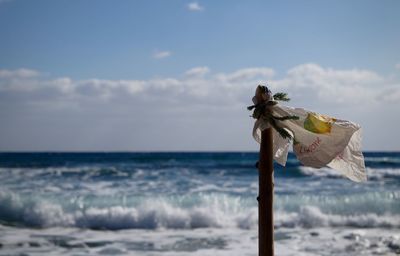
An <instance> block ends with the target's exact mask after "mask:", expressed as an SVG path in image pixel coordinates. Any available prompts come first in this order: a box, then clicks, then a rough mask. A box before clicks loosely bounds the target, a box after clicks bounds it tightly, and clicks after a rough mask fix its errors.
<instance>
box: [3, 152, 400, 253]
mask: <svg viewBox="0 0 400 256" xmlns="http://www.w3.org/2000/svg"><path fill="white" fill-rule="evenodd" d="M364 156H365V160H366V166H367V172H368V179H369V180H368V182H366V183H354V182H352V181H350V180H348V179H346V178H345V177H342V176H340V174H338V173H337V172H335V171H333V170H331V169H328V168H323V169H319V170H317V169H312V168H308V167H303V166H300V165H299V162H298V161H297V160H296V159H295V157H294V156H293V155H289V160H288V164H287V166H286V167H280V166H275V205H274V210H275V226H276V232H277V233H276V236H277V237H278V238H279V237H284V238H285V237H287V236H289V237H290V235H289V234H290V233H291V232H293V231H296V232H300V233H302V232H308V231H310V230H319V229H323V230H325V231H324V232H325V233H326V231H327V230H329V229H332V230H333V229H339V230H341V231H343V230H344V231H349V232H351V231H353V230H355V229H365V230H371V229H375V230H390V232H389V233H394V234H396V233H399V232H398V231H399V230H400V201H399V198H400V188H399V185H400V153H397V152H392V153H389V152H386V153H385V152H366V153H364ZM257 159H258V154H257V153H1V154H0V230H2V231H3V232H0V245H1V246H0V253H1V252H2V251H4V252H7V254H9V253H11V254H12V253H15V254H18V253H21V252H24V253H26V252H27V251H28V254H29V252H30V253H32V254H37V255H40V252H43V250H44V251H46V250H51V251H53V252H57V253H60V254H65V253H67V254H68V253H72V254H73V253H77V252H79V253H84V251H80V249H79V248H76V247H74V246H73V244H74V243H75V244H76V243H77V244H79V241H81V242H82V239H84V238H82V237H81V236H80V235H81V234H82V233H84V232H89V233H90V234H92V235H93V234H96V235H95V236H96V237H97V236H100V237H103V236H104V234H107V237H111V238H112V239H111V240H109V241H103V240H104V239H102V241H98V240H96V241H91V242H92V243H94V244H95V245H96V246H93V247H91V246H88V245H86V246H84V245H82V248H86V249H87V248H89V249H87V250H89V251H90V253H99V252H103V251H104V252H107V250H111V252H113V251H112V250H120V253H122V254H130V253H133V255H137V254H138V253H139V254H140V253H142V254H143V255H147V253H150V254H149V255H153V254H154V253H156V254H161V255H164V254H168V253H172V252H175V253H176V252H180V251H182V250H181V249H182V248H186V249H188V248H189V249H190V248H192V249H190V250H189V251H191V252H198V253H199V252H200V253H201V252H203V251H202V250H206V251H207V250H213V251H214V253H216V252H221V253H223V252H227V254H231V253H228V251H229V250H228V249H229V248H231V247H232V244H230V243H231V242H232V241H231V240H232V239H234V238H233V237H240V236H241V235H240V234H247V236H246V237H248V239H249V240H248V241H247V242H248V244H247V245H248V246H250V247H249V248H253V244H254V245H255V246H256V245H257V241H253V240H254V239H256V237H257V201H256V197H257V193H258V173H257V169H256V168H255V163H256V161H257ZM55 230H56V233H57V236H55V235H54V234H47V232H50V231H51V232H55ZM205 230H207V232H211V233H213V232H214V233H215V236H211V237H210V236H206V237H205V238H204V239H205V240H201V239H200V238H194V237H193V236H195V235H196V234H201V233H202V232H204V231H205ZM225 230H230V231H229V232H230V233H229V234H231V235H232V234H233V237H230V238H229V234H226V235H227V236H228V238H227V237H224V231H225ZM71 232H72V233H74V234H75V235H71ZM93 232H94V233H93ZM99 232H100V233H99ZM121 232H125V233H129V234H131V233H132V232H134V233H135V237H136V239H137V240H133V241H132V240H129V239H132V237H131V235H130V236H129V239H128V240H129V243H128V245H126V244H123V245H118V246H116V244H118V243H122V242H123V241H125V240H126V239H127V237H125V236H123V235H122V237H120V235H121ZM282 232H283V233H282ZM324 232H322V233H324ZM319 233H321V232H319ZM322 233H321V234H322ZM325 233H324V234H325ZM2 234H3V235H2ZM78 234H80V235H78ZM277 234H278V235H277ZM174 235H175V236H176V235H178V236H181V237H182V239H184V241H181V240H174V241H173V242H171V243H170V244H168V243H167V244H166V245H165V246H164V247H160V248H156V247H154V246H153V247H151V246H149V244H148V243H147V242H148V241H152V239H154V237H157V236H158V238H157V239H163V241H168V239H171V237H174ZM344 235H346V234H344ZM60 236H61V238H60ZM146 236H148V237H147V240H146ZM164 236H165V237H164ZM10 237H13V238H14V240H15V238H18V239H16V240H15V241H13V240H12V239H11V238H10ZM55 237H56V238H55ZM160 237H162V238H160ZM320 237H322V235H321V236H320ZM19 238H21V239H22V241H19ZM196 239H197V240H196ZM198 239H200V240H198ZM202 239H203V238H202ZM230 239H231V240H230ZM252 239H253V240H252ZM371 239H372V238H371ZM371 239H370V240H371ZM388 239H389V238H388ZM393 239H394V240H393ZM393 239H392V240H390V241H392V242H393V241H397V240H396V239H397V238H396V237H394V238H393ZM239 240H240V239H239ZM286 240H287V239H286ZM289 240H290V239H289ZM347 240H348V239H347ZM347 240H345V241H347ZM372 240H373V239H372ZM86 242H87V241H86ZM87 243H89V242H87ZM382 243H383V245H382V246H384V247H385V248H386V249H387V250H388V252H391V253H396V249H391V247H390V246H389V243H390V242H386V243H384V242H382ZM133 244H134V245H133ZM89 245H93V244H90V243H89ZM247 245H243V246H244V247H246V246H247ZM278 245H279V243H278ZM24 246H25V247H24ZM121 246H122V248H123V250H121V249H120V247H121ZM78 247H79V246H78ZM392 247H393V246H392ZM93 248H94V249H93ZM155 248H156V249H155ZM174 248H175V249H174ZM177 248H178V249H177ZM179 248H180V249H179ZM246 248H247V247H246ZM253 249H254V248H253ZM253 249H252V250H253ZM93 250H94V251H93ZM183 251H184V252H186V253H187V252H188V250H183ZM206 251H204V252H206ZM115 252H116V251H114V252H113V253H111V254H115ZM118 253H119V252H118ZM151 253H153V254H151ZM249 253H250V254H251V250H250V251H249ZM256 253H257V251H254V255H255V254H256ZM105 254H108V253H105ZM309 254H310V253H309ZM204 255H207V253H205V254H204ZM223 255H224V254H223ZM320 255H322V254H320ZM338 255H339V254H338Z"/></svg>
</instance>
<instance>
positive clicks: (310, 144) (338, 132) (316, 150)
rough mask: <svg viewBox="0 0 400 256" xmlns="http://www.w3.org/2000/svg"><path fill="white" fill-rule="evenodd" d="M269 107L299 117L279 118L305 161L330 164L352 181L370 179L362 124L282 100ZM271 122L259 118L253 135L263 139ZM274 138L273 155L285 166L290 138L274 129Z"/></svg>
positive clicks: (302, 160)
mask: <svg viewBox="0 0 400 256" xmlns="http://www.w3.org/2000/svg"><path fill="white" fill-rule="evenodd" d="M269 109H270V110H271V111H272V114H273V115H274V116H277V117H283V116H292V115H295V116H298V117H299V119H298V120H286V121H277V122H278V125H279V126H280V127H282V128H285V129H286V130H287V131H289V132H290V133H291V134H292V135H293V152H294V153H295V155H296V157H297V159H298V160H299V161H300V162H301V163H302V164H303V165H305V166H310V167H314V168H321V167H324V166H329V167H331V168H333V169H335V170H338V171H340V172H341V173H342V174H343V175H345V176H346V177H348V178H349V179H351V180H353V181H357V182H362V181H366V180H367V176H366V172H365V164H364V157H363V155H362V152H361V127H360V126H359V125H358V124H355V123H352V122H350V121H345V120H339V119H335V118H331V117H329V116H325V115H321V114H318V113H315V112H312V111H308V110H305V109H302V108H291V107H287V106H283V105H280V104H277V105H274V106H271V107H269ZM269 126H270V125H269V123H268V122H266V121H265V120H263V119H258V120H257V121H256V123H255V124H254V129H253V137H254V139H255V140H256V141H257V142H259V143H260V141H261V131H262V130H264V129H265V128H268V127H269ZM273 139H274V143H273V145H274V147H273V153H274V159H275V161H277V162H278V163H279V164H281V165H283V166H284V165H285V164H286V160H287V155H288V151H289V148H290V144H291V141H290V139H284V138H282V137H281V136H280V135H279V133H278V132H277V131H275V130H273Z"/></svg>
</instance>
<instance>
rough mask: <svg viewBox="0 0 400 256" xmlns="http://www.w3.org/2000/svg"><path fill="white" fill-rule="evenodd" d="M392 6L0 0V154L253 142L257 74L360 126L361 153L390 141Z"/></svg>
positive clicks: (396, 45) (398, 94)
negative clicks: (249, 106) (248, 108)
mask: <svg viewBox="0 0 400 256" xmlns="http://www.w3.org/2000/svg"><path fill="white" fill-rule="evenodd" d="M399 10H400V2H399V1H388V0H385V1H197V2H196V1H123V0H120V1H111V0H96V1H90V0H84V1H82V0H48V1H45V0H0V34H1V40H0V107H2V108H1V110H0V117H1V118H2V119H3V120H4V122H2V123H5V125H3V126H2V127H1V128H0V150H3V151H4V150H136V151H141V150H145V151H151V150H256V149H257V145H256V144H254V142H253V141H252V138H251V136H250V133H251V126H252V122H253V121H252V120H251V119H249V118H248V113H247V112H246V110H245V106H246V104H248V103H250V99H251V95H252V94H253V93H254V92H253V91H254V88H255V87H256V85H257V83H258V82H266V81H268V82H269V84H270V85H271V86H272V88H273V89H274V90H280V89H282V90H285V91H287V92H288V93H289V94H290V95H292V98H293V102H292V103H291V105H296V104H297V105H296V106H298V107H306V108H312V109H313V110H315V111H317V112H322V113H328V114H331V115H335V116H339V117H343V118H348V119H351V120H354V121H356V122H358V123H360V124H361V125H362V126H363V127H364V134H365V138H364V141H365V149H369V150H399V149H400V146H399V145H398V143H397V142H396V141H393V140H392V139H391V136H389V135H388V133H389V132H396V131H397V127H398V125H400V120H399V117H397V114H398V109H399V107H400V105H399V103H398V102H399V101H400V91H399V87H400V82H399V81H400V76H399V75H400V30H399V27H400V16H399V15H398V13H399ZM221 98H223V99H221ZM383 101H384V102H386V103H383ZM247 102H248V103H247ZM234 111H235V112H234ZM371 115H372V116H374V117H373V118H371ZM372 119H374V120H372ZM160 125H161V126H160ZM227 126H229V127H230V128H229V131H227V129H228V128H226V127H227ZM161 127H163V128H162V129H161ZM160 130H162V131H160ZM382 131H385V132H383V134H379V133H380V132H382Z"/></svg>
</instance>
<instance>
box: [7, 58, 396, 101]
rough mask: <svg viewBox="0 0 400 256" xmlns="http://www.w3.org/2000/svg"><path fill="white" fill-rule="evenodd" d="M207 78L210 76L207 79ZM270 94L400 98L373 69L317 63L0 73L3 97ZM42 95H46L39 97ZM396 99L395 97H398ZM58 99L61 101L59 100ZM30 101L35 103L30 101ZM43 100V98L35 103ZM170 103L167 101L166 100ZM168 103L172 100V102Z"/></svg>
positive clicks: (243, 97) (242, 97)
mask: <svg viewBox="0 0 400 256" xmlns="http://www.w3.org/2000/svg"><path fill="white" fill-rule="evenodd" d="M206 75H207V76H206ZM266 82H268V85H269V86H270V87H271V89H272V91H286V92H288V93H289V94H290V95H291V97H292V98H294V99H296V100H297V101H298V102H306V101H310V99H312V101H313V102H314V103H316V104H318V102H320V103H323V104H325V105H326V104H337V103H340V104H342V105H351V104H356V103H362V102H369V104H373V103H377V102H378V101H379V100H378V98H379V99H382V97H383V96H380V95H381V93H382V92H385V91H387V92H390V93H388V94H390V95H391V97H390V99H391V101H394V100H393V99H392V98H393V97H395V95H398V92H397V89H396V88H398V86H396V85H394V84H393V83H392V82H390V81H389V80H388V79H385V78H384V77H381V76H380V75H378V74H377V73H375V72H373V71H370V70H361V69H350V70H338V69H332V68H323V67H321V66H319V65H317V64H313V63H307V64H302V65H298V66H296V67H294V68H292V69H290V70H288V71H287V73H286V75H284V76H283V77H279V78H276V77H275V71H274V70H273V69H271V68H267V67H253V68H243V69H239V70H236V71H233V72H230V73H212V72H211V71H210V69H209V68H208V67H205V66H202V67H195V68H192V69H189V70H187V71H186V72H185V73H184V76H183V77H180V78H168V77H167V78H157V79H148V80H104V79H89V80H73V79H72V78H68V77H63V78H56V79H46V77H44V76H41V75H40V73H39V72H38V71H35V70H28V69H18V70H0V93H1V92H6V91H7V92H8V93H29V92H34V91H41V92H45V91H49V90H51V91H52V92H53V93H55V92H58V93H59V94H60V96H64V97H67V98H68V99H71V98H74V99H76V100H79V99H82V98H92V99H95V98H98V99H102V100H118V98H119V97H127V96H129V97H140V98H141V101H146V99H147V98H149V99H155V98H157V100H160V101H163V100H164V98H165V97H166V96H171V97H172V96H173V97H175V100H174V101H175V102H182V103H184V104H187V103H189V102H193V101H195V102H196V104H199V103H202V104H206V105H207V104H210V103H211V102H213V103H214V104H226V103H227V102H229V104H246V102H250V100H249V98H248V96H249V95H250V94H252V93H253V90H254V88H255V86H256V85H257V84H259V83H266ZM40 95H41V96H42V97H44V96H45V95H47V94H40ZM396 97H397V96H396ZM58 99H59V98H57V100H58ZM32 100H35V99H34V98H32ZM36 100H40V99H36ZM166 102H167V101H166ZM168 102H169V101H168Z"/></svg>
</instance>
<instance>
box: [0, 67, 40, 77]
mask: <svg viewBox="0 0 400 256" xmlns="http://www.w3.org/2000/svg"><path fill="white" fill-rule="evenodd" d="M38 75H39V72H37V71H35V70H31V69H26V68H20V69H16V70H7V69H1V70H0V78H7V77H19V78H29V77H35V76H38Z"/></svg>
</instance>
